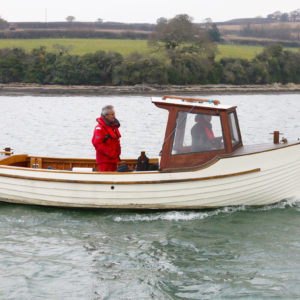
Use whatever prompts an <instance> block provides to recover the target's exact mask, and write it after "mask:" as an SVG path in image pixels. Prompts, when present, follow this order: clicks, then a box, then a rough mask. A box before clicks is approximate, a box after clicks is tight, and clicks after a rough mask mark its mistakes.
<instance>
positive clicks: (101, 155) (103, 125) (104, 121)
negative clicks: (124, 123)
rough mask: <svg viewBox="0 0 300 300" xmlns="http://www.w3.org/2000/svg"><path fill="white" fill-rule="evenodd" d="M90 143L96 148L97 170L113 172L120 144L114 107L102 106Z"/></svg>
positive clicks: (118, 155) (115, 167) (118, 124)
mask: <svg viewBox="0 0 300 300" xmlns="http://www.w3.org/2000/svg"><path fill="white" fill-rule="evenodd" d="M97 122H98V125H97V126H96V127H95V130H94V135H93V139H92V143H93V145H94V147H95V149H96V162H97V165H98V171H99V172H115V171H116V170H117V164H118V161H119V160H120V154H121V146H120V137H121V134H120V132H119V127H120V123H119V121H118V120H117V119H116V117H115V111H114V107H113V106H112V105H107V106H104V107H103V108H102V113H101V117H100V118H98V119H97Z"/></svg>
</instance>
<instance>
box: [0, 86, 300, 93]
mask: <svg viewBox="0 0 300 300" xmlns="http://www.w3.org/2000/svg"><path fill="white" fill-rule="evenodd" d="M262 93H266V94H274V93H276V94H277V93H300V84H291V83H290V84H285V85H283V84H277V83H275V84H270V85H176V86H175V85H143V84H140V85H134V86H76V85H73V86H63V85H39V84H17V83H16V84H0V96H1V95H11V96H21V95H40V96H42V95H67V96H68V95H70V96H76V95H86V96H88V95H91V96H92V95H166V94H178V95H183V94H189V95H212V94H262Z"/></svg>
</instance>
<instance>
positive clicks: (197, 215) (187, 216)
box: [114, 198, 300, 222]
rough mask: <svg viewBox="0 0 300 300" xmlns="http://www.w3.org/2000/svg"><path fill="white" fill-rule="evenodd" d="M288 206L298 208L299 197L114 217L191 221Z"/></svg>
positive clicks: (117, 219) (119, 218)
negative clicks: (258, 204) (256, 205)
mask: <svg viewBox="0 0 300 300" xmlns="http://www.w3.org/2000/svg"><path fill="white" fill-rule="evenodd" d="M288 207H296V208H299V209H300V199H299V198H293V199H288V200H284V201H281V202H279V203H276V204H272V205H267V206H263V207H259V208H251V207H247V206H243V205H242V206H234V207H233V206H227V207H222V208H219V209H215V210H211V211H205V212H203V211H199V212H195V211H192V212H187V211H168V212H159V213H151V214H141V213H138V214H135V215H127V216H126V215H125V216H117V217H115V218H114V221H115V222H154V221H174V222H178V221H193V220H203V219H206V218H210V217H214V216H218V215H221V214H232V213H235V212H239V211H246V210H249V211H256V210H257V211H261V210H263V211H268V210H272V209H284V208H288ZM297 210H298V209H297Z"/></svg>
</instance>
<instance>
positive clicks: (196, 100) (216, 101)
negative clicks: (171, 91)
mask: <svg viewBox="0 0 300 300" xmlns="http://www.w3.org/2000/svg"><path fill="white" fill-rule="evenodd" d="M162 99H163V100H166V99H178V100H184V101H187V102H199V103H203V102H207V103H211V102H212V103H213V104H214V105H219V104H221V102H220V101H219V100H207V99H197V98H190V97H179V96H164V97H163V98H162Z"/></svg>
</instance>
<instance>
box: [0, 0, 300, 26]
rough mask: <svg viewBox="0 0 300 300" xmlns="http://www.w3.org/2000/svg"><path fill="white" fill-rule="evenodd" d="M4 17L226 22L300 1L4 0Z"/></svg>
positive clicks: (283, 8) (295, 5) (289, 8)
mask: <svg viewBox="0 0 300 300" xmlns="http://www.w3.org/2000/svg"><path fill="white" fill-rule="evenodd" d="M0 1H1V2H2V3H1V7H0V16H1V17H2V18H4V19H5V20H7V21H9V22H17V21H40V22H44V21H45V20H46V9H47V21H48V22H52V21H65V19H66V17H67V16H69V15H72V16H74V17H75V18H76V20H77V21H95V20H96V19H98V18H102V19H103V20H104V21H119V22H129V23H134V22H136V23H155V22H156V20H157V19H158V18H159V17H166V18H171V17H174V16H175V15H176V14H181V13H187V14H189V15H190V16H192V17H193V18H194V21H195V22H202V21H203V20H204V19H205V18H212V19H213V21H226V20H230V19H234V18H247V17H256V16H266V15H267V14H269V13H272V12H274V11H277V10H280V11H282V12H290V11H292V10H296V9H298V8H300V1H299V0H285V1H282V0H281V1H279V0H250V1H246V0H106V1H103V0H84V1H80V0H79V1H78V0H77V1H76V0H8V1H4V0H0Z"/></svg>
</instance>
